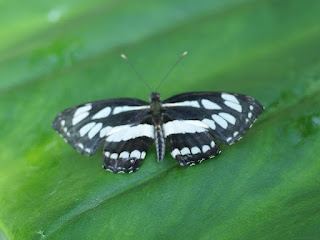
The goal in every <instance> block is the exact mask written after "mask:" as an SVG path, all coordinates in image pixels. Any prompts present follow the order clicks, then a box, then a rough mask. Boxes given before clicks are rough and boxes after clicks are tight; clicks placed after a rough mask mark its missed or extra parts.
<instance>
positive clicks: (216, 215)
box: [0, 0, 320, 240]
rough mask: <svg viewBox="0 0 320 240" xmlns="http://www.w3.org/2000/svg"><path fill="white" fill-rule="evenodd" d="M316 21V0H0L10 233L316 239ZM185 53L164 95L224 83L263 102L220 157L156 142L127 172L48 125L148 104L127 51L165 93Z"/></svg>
mask: <svg viewBox="0 0 320 240" xmlns="http://www.w3.org/2000/svg"><path fill="white" fill-rule="evenodd" d="M319 12H320V2H319V1H312V0H306V1H299V0H290V1H289V0H284V1H276V0H259V1H254V0H226V1H219V0H207V1H206V0H201V1H191V0H184V1H182V0H163V1H146V0H137V1H125V0H120V1H115V0H105V1H101V0H91V1H88V0H64V1H61V0H58V1H48V0H45V1H35V0H30V1H28V2H21V1H0V39H1V40H0V110H1V111H0V126H1V128H0V134H1V135H0V156H1V158H0V230H1V231H2V233H0V239H10V240H11V239H319V238H320V230H319V225H320V214H319V213H320V205H319V202H320V184H319V182H320V177H319V170H320V162H319V160H320V157H319V156H320V147H319V143H320V141H319V140H320V105H319V102H320V81H319V80H320V54H319V52H320V44H319V42H320V25H319V23H320V14H319ZM185 50H187V51H188V52H189V54H188V55H187V56H186V57H185V59H184V60H183V61H182V62H181V63H180V64H179V65H178V67H177V68H176V69H175V70H174V72H173V73H172V74H171V75H170V77H169V78H168V79H167V81H166V82H165V83H164V84H163V86H162V88H161V89H160V92H161V94H162V96H163V98H164V99H165V98H167V97H170V96H172V95H173V94H177V93H181V92H186V91H204V90H205V91H222V90H223V91H229V92H238V93H243V94H247V95H251V96H253V97H255V98H257V99H258V100H259V101H260V102H262V103H263V104H264V106H265V107H266V109H265V112H264V114H263V115H262V116H261V117H260V118H259V120H258V121H257V122H256V124H255V125H254V126H253V128H252V129H251V130H250V131H249V132H248V133H247V134H246V136H245V137H244V138H243V139H242V140H241V141H240V142H238V143H237V144H235V145H233V146H230V147H226V146H222V154H221V155H220V156H218V157H216V158H214V159H211V160H207V161H205V162H203V163H202V164H199V165H197V166H194V167H191V168H187V169H183V168H181V167H179V166H178V163H177V162H176V161H175V160H174V159H173V158H172V157H171V156H170V154H169V152H167V154H166V157H165V159H164V161H163V162H162V163H161V164H159V163H157V162H156V153H155V149H154V147H152V149H151V150H150V151H149V152H148V154H147V157H146V159H145V160H144V163H143V165H142V167H141V169H140V170H139V171H138V172H136V173H134V174H130V175H129V174H128V175H123V174H118V175H116V174H112V173H109V172H106V171H103V170H102V169H101V164H102V158H101V154H100V153H97V154H95V155H94V156H92V157H91V158H89V157H86V156H83V155H81V154H79V153H77V152H76V151H74V150H73V149H72V148H71V147H70V146H68V145H67V144H65V142H64V141H63V140H62V139H61V138H60V136H59V135H58V134H56V133H55V132H54V131H53V130H52V128H51V121H52V120H53V119H54V117H55V115H56V114H57V113H58V112H60V111H61V110H63V109H64V108H66V107H70V106H73V105H77V104H80V103H83V102H88V101H92V100H98V99H107V98H118V97H136V98H141V99H143V100H147V97H148V95H149V90H148V89H147V88H146V87H145V85H144V83H143V82H141V81H139V80H137V77H136V76H135V74H134V73H133V72H132V70H131V69H130V68H129V67H128V66H127V65H126V63H125V61H124V60H123V59H121V58H120V54H121V53H125V54H126V55H127V56H128V57H129V58H130V59H131V60H132V62H134V65H135V66H136V68H137V69H138V71H139V72H140V73H141V75H143V76H144V78H146V79H147V81H148V83H149V84H150V85H151V86H153V87H155V86H156V85H157V84H158V83H159V81H160V79H161V78H162V77H163V76H164V75H165V73H166V72H167V71H168V69H169V68H170V67H171V65H172V64H173V63H174V62H175V61H176V59H177V58H178V56H179V55H180V54H181V53H182V52H183V51H185ZM99 151H100V150H99ZM99 151H98V152H99ZM1 231H0V232H1Z"/></svg>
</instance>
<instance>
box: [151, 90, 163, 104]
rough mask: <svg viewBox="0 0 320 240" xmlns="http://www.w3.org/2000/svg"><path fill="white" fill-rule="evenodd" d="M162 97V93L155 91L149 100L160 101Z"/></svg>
mask: <svg viewBox="0 0 320 240" xmlns="http://www.w3.org/2000/svg"><path fill="white" fill-rule="evenodd" d="M160 99H161V95H160V93H157V92H153V93H151V94H150V95H149V100H150V101H151V102H160Z"/></svg>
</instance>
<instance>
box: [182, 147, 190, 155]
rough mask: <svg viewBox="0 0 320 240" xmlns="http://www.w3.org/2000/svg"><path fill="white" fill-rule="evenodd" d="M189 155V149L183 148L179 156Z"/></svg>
mask: <svg viewBox="0 0 320 240" xmlns="http://www.w3.org/2000/svg"><path fill="white" fill-rule="evenodd" d="M190 153H191V152H190V149H189V148H187V147H184V148H182V149H181V154H182V155H187V154H190Z"/></svg>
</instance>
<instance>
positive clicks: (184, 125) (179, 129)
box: [163, 120, 208, 137]
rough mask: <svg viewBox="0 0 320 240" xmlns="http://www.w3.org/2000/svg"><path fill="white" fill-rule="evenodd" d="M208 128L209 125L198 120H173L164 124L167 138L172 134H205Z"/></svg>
mask: <svg viewBox="0 0 320 240" xmlns="http://www.w3.org/2000/svg"><path fill="white" fill-rule="evenodd" d="M207 128H208V125H207V124H204V123H203V122H201V121H198V120H173V121H170V122H166V123H164V124H163V131H164V135H165V137H167V136H169V135H171V134H181V133H182V134H184V133H199V132H205V131H207Z"/></svg>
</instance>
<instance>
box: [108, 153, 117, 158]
mask: <svg viewBox="0 0 320 240" xmlns="http://www.w3.org/2000/svg"><path fill="white" fill-rule="evenodd" d="M110 158H112V159H117V158H118V153H112V154H111V155H110Z"/></svg>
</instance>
